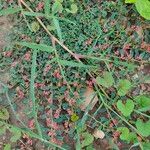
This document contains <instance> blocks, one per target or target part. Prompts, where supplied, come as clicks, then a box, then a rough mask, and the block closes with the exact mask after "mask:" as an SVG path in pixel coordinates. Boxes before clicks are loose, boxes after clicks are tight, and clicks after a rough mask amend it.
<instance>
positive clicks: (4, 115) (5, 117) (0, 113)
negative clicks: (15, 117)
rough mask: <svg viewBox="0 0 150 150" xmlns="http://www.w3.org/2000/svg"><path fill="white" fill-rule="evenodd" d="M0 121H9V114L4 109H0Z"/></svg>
mask: <svg viewBox="0 0 150 150" xmlns="http://www.w3.org/2000/svg"><path fill="white" fill-rule="evenodd" d="M0 119H2V120H8V119H9V112H8V111H7V109H6V108H1V109H0Z"/></svg>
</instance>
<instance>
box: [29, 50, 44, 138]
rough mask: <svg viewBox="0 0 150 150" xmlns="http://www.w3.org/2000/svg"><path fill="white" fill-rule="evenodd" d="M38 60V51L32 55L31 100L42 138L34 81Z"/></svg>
mask: <svg viewBox="0 0 150 150" xmlns="http://www.w3.org/2000/svg"><path fill="white" fill-rule="evenodd" d="M36 58H37V51H36V50H34V51H33V55H32V66H31V81H30V99H31V100H32V113H33V114H34V120H35V124H36V128H37V130H38V133H39V135H40V137H42V131H41V128H40V125H39V123H38V120H37V112H36V98H35V89H34V80H35V74H36Z"/></svg>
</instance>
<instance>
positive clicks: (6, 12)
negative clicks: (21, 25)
mask: <svg viewBox="0 0 150 150" xmlns="http://www.w3.org/2000/svg"><path fill="white" fill-rule="evenodd" d="M20 10H21V9H20V8H7V9H3V10H1V11H0V16H4V15H10V14H14V13H17V12H19V11H20Z"/></svg>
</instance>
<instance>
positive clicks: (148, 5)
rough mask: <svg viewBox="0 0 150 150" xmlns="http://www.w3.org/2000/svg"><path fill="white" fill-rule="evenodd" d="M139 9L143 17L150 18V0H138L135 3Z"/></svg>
mask: <svg viewBox="0 0 150 150" xmlns="http://www.w3.org/2000/svg"><path fill="white" fill-rule="evenodd" d="M135 6H136V9H137V11H138V12H139V13H140V15H141V16H142V17H144V18H145V19H148V20H150V1H149V0H137V1H136V3H135Z"/></svg>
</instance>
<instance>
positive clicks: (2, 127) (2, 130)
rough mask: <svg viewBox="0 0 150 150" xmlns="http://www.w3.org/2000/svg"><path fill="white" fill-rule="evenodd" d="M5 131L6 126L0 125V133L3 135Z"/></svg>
mask: <svg viewBox="0 0 150 150" xmlns="http://www.w3.org/2000/svg"><path fill="white" fill-rule="evenodd" d="M5 133H6V126H0V135H3V134H5Z"/></svg>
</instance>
